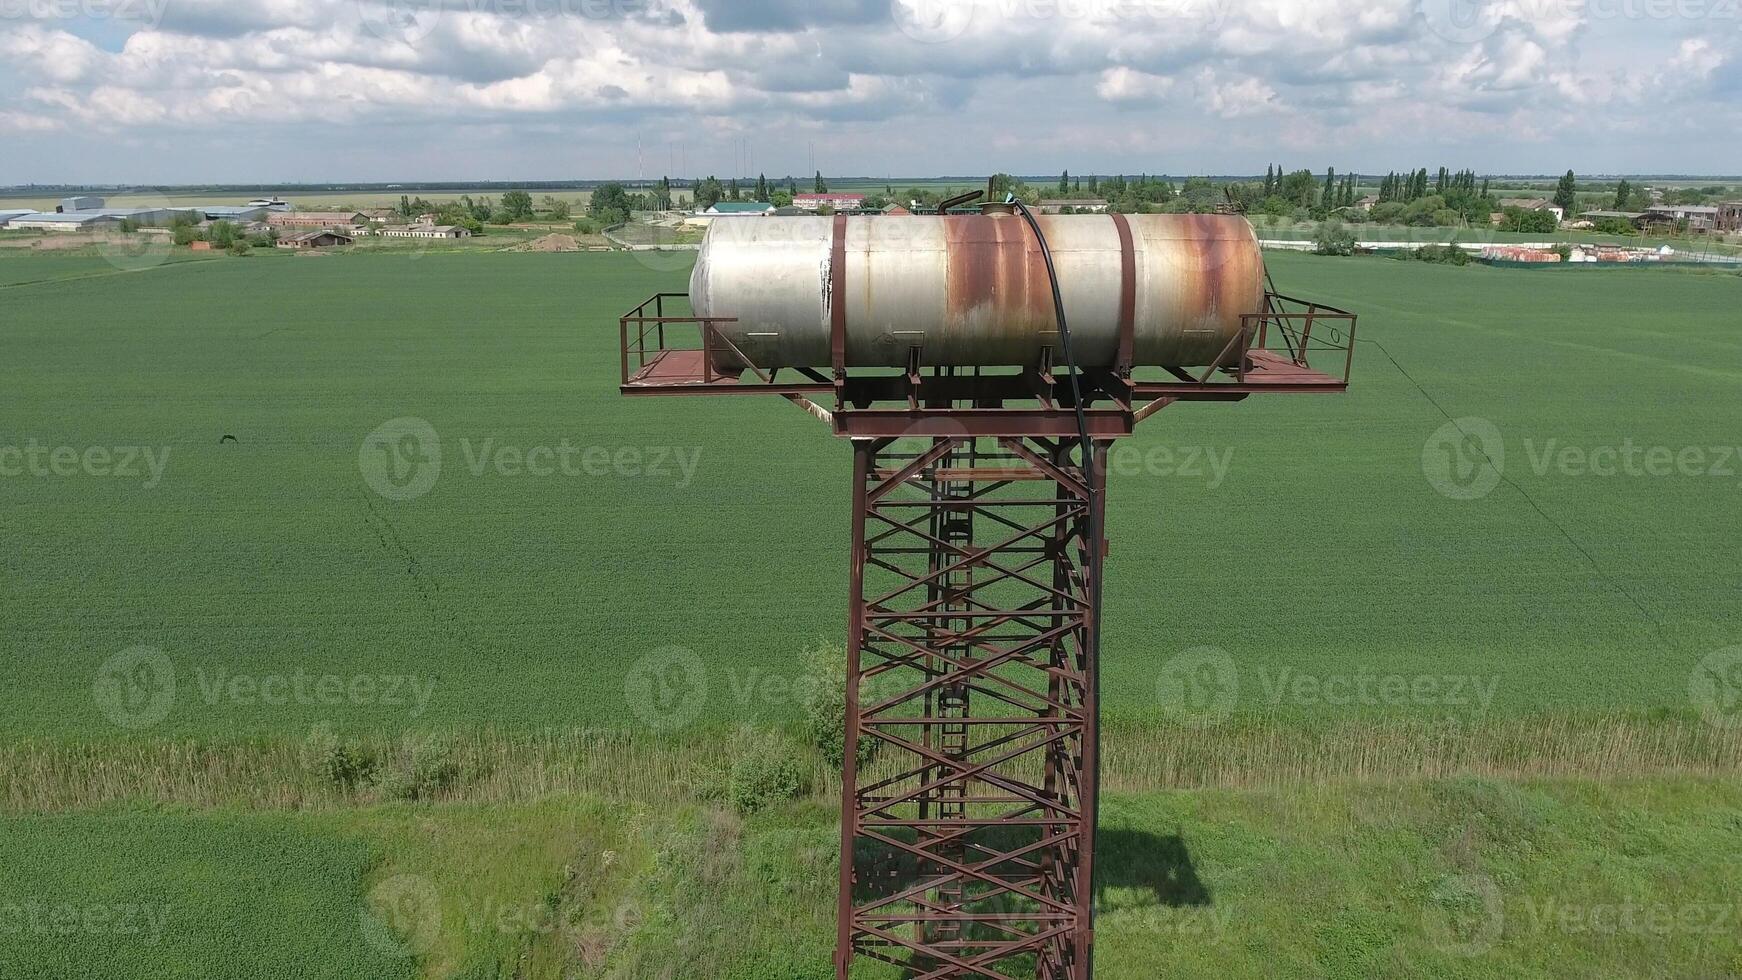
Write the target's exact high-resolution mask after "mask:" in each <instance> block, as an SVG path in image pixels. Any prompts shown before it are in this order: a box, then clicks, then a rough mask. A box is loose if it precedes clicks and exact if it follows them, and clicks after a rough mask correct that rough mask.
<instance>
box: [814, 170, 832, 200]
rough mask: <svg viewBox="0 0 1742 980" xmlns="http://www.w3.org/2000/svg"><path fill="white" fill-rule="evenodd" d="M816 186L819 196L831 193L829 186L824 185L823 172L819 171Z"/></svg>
mask: <svg viewBox="0 0 1742 980" xmlns="http://www.w3.org/2000/svg"><path fill="white" fill-rule="evenodd" d="M816 184H817V186H816V192H817V193H818V194H827V193H828V192H829V185H827V184H825V183H823V172H822V171H821V170H819V171H817V181H816Z"/></svg>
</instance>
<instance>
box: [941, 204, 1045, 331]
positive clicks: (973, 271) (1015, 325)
mask: <svg viewBox="0 0 1742 980" xmlns="http://www.w3.org/2000/svg"><path fill="white" fill-rule="evenodd" d="M944 242H945V249H946V261H947V263H948V266H949V277H948V279H949V294H948V296H947V298H946V304H947V309H948V311H949V319H950V322H951V323H952V324H956V325H961V324H966V323H968V322H970V321H976V320H977V321H978V322H979V323H981V324H984V325H988V326H990V327H991V328H993V329H994V330H997V331H999V332H1001V333H1028V332H1031V331H1032V330H1033V329H1035V328H1036V325H1037V324H1044V325H1047V326H1043V327H1041V329H1050V324H1051V322H1052V318H1053V313H1052V291H1051V286H1050V280H1049V279H1048V277H1047V274H1046V260H1045V259H1044V258H1043V257H1042V255H1041V254H1040V245H1039V244H1038V243H1037V242H1036V241H1035V239H1034V235H1033V233H1032V232H1030V231H1029V230H1028V225H1027V223H1026V222H1024V221H1023V220H1022V219H1021V218H1018V217H1012V216H1004V217H990V216H987V215H961V216H957V217H951V218H949V219H948V220H947V221H945V222H944Z"/></svg>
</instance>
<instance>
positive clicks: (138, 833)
mask: <svg viewBox="0 0 1742 980" xmlns="http://www.w3.org/2000/svg"><path fill="white" fill-rule="evenodd" d="M370 865H371V858H370V855H369V848H368V846H367V844H366V842H364V841H363V840H361V839H358V838H357V837H355V836H347V835H340V834H336V833H333V832H330V831H329V830H327V829H326V828H323V827H320V826H315V825H311V823H310V822H309V821H306V820H297V819H293V818H288V817H285V816H283V815H239V814H210V815H201V816H198V817H191V816H187V815H178V814H148V813H126V812H122V813H103V814H93V813H79V814H64V815H53V816H10V817H0V866H4V867H5V868H6V874H5V875H4V876H0V929H3V930H4V931H5V933H6V936H5V941H4V942H0V976H7V977H14V976H16V977H26V976H29V977H85V978H90V980H108V978H115V980H129V978H136V977H142V976H158V977H219V976H226V977H241V976H272V975H282V971H283V970H284V968H285V964H288V963H295V964H297V974H298V975H299V976H304V977H322V978H332V980H339V978H348V977H361V976H368V977H380V978H383V980H387V978H395V977H402V978H411V977H414V976H416V969H415V966H416V965H415V964H414V963H412V962H410V961H408V960H405V959H403V958H395V957H392V956H390V955H387V954H386V953H384V952H382V951H381V950H380V949H378V948H376V947H374V946H371V945H370V944H368V943H365V942H362V941H361V940H362V936H361V934H360V930H361V926H360V916H359V909H360V907H361V901H362V898H363V890H362V886H363V881H364V876H365V874H366V873H367V872H368V870H369V867H370Z"/></svg>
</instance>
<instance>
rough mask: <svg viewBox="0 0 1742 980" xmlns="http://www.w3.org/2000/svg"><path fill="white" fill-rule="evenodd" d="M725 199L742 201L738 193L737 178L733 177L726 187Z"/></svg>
mask: <svg viewBox="0 0 1742 980" xmlns="http://www.w3.org/2000/svg"><path fill="white" fill-rule="evenodd" d="M726 197H728V198H729V199H731V200H734V201H742V200H743V199H744V198H743V196H742V195H740V194H739V193H738V178H736V177H733V178H732V180H731V182H730V183H729V184H727V185H726Z"/></svg>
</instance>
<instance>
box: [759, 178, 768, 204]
mask: <svg viewBox="0 0 1742 980" xmlns="http://www.w3.org/2000/svg"><path fill="white" fill-rule="evenodd" d="M756 200H758V201H766V200H768V175H767V174H757V175H756Z"/></svg>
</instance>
